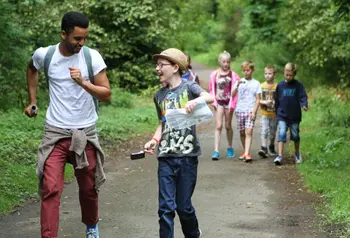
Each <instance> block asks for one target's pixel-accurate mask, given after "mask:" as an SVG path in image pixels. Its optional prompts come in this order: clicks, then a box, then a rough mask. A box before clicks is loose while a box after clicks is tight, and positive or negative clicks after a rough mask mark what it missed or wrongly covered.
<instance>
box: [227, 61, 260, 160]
mask: <svg viewBox="0 0 350 238" xmlns="http://www.w3.org/2000/svg"><path fill="white" fill-rule="evenodd" d="M241 69H242V72H243V75H244V78H242V79H240V80H239V81H237V82H236V83H235V85H234V90H233V93H232V95H233V96H235V95H236V94H237V95H238V100H237V106H236V111H235V113H236V118H237V129H238V131H239V133H240V137H241V142H242V146H243V153H242V154H241V155H240V156H239V159H240V160H244V161H245V162H252V156H251V154H250V147H251V144H252V136H253V128H254V124H255V118H256V113H257V111H258V108H259V103H260V96H261V88H260V83H259V81H257V80H256V79H253V78H252V75H253V72H254V64H253V62H252V61H245V62H243V63H242V65H241Z"/></svg>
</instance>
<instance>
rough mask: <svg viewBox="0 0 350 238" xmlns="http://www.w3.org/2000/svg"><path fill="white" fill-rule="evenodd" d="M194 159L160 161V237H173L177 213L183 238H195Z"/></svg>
mask: <svg viewBox="0 0 350 238" xmlns="http://www.w3.org/2000/svg"><path fill="white" fill-rule="evenodd" d="M197 168H198V158H197V157H181V158H159V159H158V185H159V196H158V200H159V210H158V215H159V226H160V228H159V237H160V238H173V237H174V218H175V211H176V212H177V214H178V216H179V218H180V222H181V227H182V232H183V234H184V235H185V238H198V237H199V229H198V220H197V216H196V212H195V210H194V207H193V206H192V202H191V197H192V194H193V191H194V188H195V186H196V182H197Z"/></svg>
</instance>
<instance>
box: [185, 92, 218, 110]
mask: <svg viewBox="0 0 350 238" xmlns="http://www.w3.org/2000/svg"><path fill="white" fill-rule="evenodd" d="M199 100H204V101H205V102H206V104H210V103H212V102H214V97H213V96H212V95H211V94H209V93H207V92H205V91H203V92H201V93H200V94H199V97H197V98H196V99H193V100H191V101H188V102H187V103H186V106H185V109H186V112H187V113H192V112H193V109H194V107H195V105H196V103H197V102H199Z"/></svg>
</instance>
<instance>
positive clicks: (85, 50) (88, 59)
mask: <svg viewBox="0 0 350 238" xmlns="http://www.w3.org/2000/svg"><path fill="white" fill-rule="evenodd" d="M55 50H56V46H55V45H52V46H49V49H48V51H47V53H46V55H45V58H44V73H45V78H46V82H47V85H49V76H48V75H49V67H50V63H51V60H52V56H53V54H54V53H55ZM83 53H84V58H85V63H86V66H87V69H88V73H89V79H90V82H91V83H92V84H93V83H94V72H93V70H92V60H91V54H90V49H89V48H88V47H86V46H83ZM93 100H94V104H95V110H96V113H98V101H97V98H96V97H93Z"/></svg>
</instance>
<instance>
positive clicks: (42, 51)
mask: <svg viewBox="0 0 350 238" xmlns="http://www.w3.org/2000/svg"><path fill="white" fill-rule="evenodd" d="M58 45H59V44H57V45H56V46H55V47H56V50H55V53H54V54H53V56H52V60H51V63H50V66H49V69H48V78H49V95H50V104H49V108H48V109H47V112H46V123H47V124H49V125H51V126H55V127H59V128H65V129H77V128H85V127H89V126H92V125H94V124H95V123H96V121H97V118H98V116H97V113H96V110H95V105H94V102H93V97H92V95H91V94H89V93H88V92H87V91H86V90H85V89H83V88H82V87H81V86H79V85H78V84H77V83H76V82H75V81H74V80H72V78H71V77H70V71H69V69H68V67H76V68H79V69H80V70H81V74H82V77H83V79H84V80H86V81H90V79H89V73H88V69H87V65H86V63H85V58H84V53H83V50H80V52H79V53H76V54H73V55H71V56H68V57H66V56H63V55H62V54H61V53H60V51H59V48H58ZM48 49H49V47H45V48H44V47H41V48H39V49H37V50H36V51H35V52H34V55H33V57H32V59H33V65H34V67H35V68H36V69H37V70H40V69H41V68H44V59H45V56H46V53H47V51H48ZM90 54H91V61H92V69H93V74H94V76H95V75H96V74H98V73H99V72H101V70H103V69H105V68H106V67H107V66H106V64H105V62H104V60H103V59H102V56H101V55H100V53H98V51H96V50H93V49H90Z"/></svg>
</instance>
